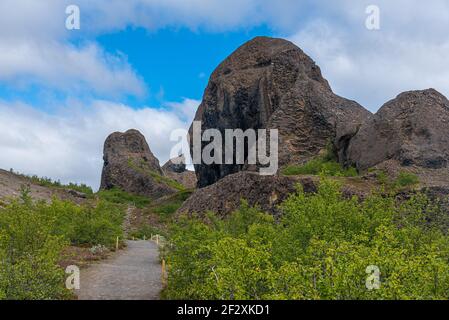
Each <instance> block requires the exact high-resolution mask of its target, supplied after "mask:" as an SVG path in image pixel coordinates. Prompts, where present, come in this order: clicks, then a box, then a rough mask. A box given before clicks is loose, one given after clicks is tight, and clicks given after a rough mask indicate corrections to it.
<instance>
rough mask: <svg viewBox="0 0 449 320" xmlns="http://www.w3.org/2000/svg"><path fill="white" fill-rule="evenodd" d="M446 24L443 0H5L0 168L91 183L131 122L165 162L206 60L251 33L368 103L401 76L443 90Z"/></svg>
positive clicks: (447, 77)
mask: <svg viewBox="0 0 449 320" xmlns="http://www.w3.org/2000/svg"><path fill="white" fill-rule="evenodd" d="M72 4H73V5H77V6H78V7H79V8H80V14H81V28H80V30H67V29H66V27H65V26H66V18H67V14H66V12H65V11H66V7H67V6H68V5H72ZM370 5H376V6H378V7H379V9H380V30H368V29H367V28H366V24H365V22H366V19H367V17H368V14H367V13H366V8H367V7H368V6H370ZM447 30H449V2H448V1H445V0H429V1H427V2H426V3H424V1H418V0H379V1H376V0H369V1H364V0H358V1H349V0H335V1H325V0H278V1H269V0H228V1H226V2H224V1H222V0H127V1H124V0H96V1H92V0H89V1H88V0H78V1H77V0H71V1H66V0H39V1H36V0H0V128H1V134H0V168H4V169H9V168H14V169H15V170H17V171H20V172H24V173H27V174H38V175H41V176H48V177H52V178H54V179H60V180H61V181H63V182H68V181H74V182H85V183H88V184H90V185H92V186H93V187H94V188H97V187H98V185H99V179H100V173H101V167H102V145H103V142H104V139H105V138H106V137H107V135H108V134H109V133H111V132H114V131H124V130H127V129H129V128H136V129H139V130H141V131H142V132H143V133H144V134H145V136H146V138H147V140H148V142H149V144H150V147H151V148H152V150H153V152H154V153H155V154H156V156H157V157H158V158H159V159H160V161H161V163H163V162H165V161H166V160H167V159H168V157H169V151H170V149H171V146H172V145H173V144H175V143H174V142H170V141H169V137H170V132H172V130H174V129H178V128H187V127H188V126H189V124H190V122H191V120H192V118H193V115H194V112H195V109H196V107H197V106H198V104H199V102H200V100H201V97H202V94H203V91H204V89H205V86H206V84H207V80H208V77H209V75H210V73H211V72H212V71H213V69H214V67H215V66H216V65H217V64H218V63H219V62H220V61H221V60H223V59H224V58H225V57H226V56H227V55H229V54H230V53H231V52H232V51H233V50H235V49H236V48H237V47H238V46H239V45H241V44H242V43H244V42H245V41H247V40H249V39H251V38H252V37H254V36H256V35H268V36H277V37H283V38H287V39H290V40H291V41H293V42H294V43H296V44H297V45H298V46H300V47H301V48H302V49H303V50H304V51H305V52H306V53H308V54H309V55H310V56H311V57H312V58H313V59H314V60H315V61H316V62H317V63H318V64H319V65H320V66H321V68H322V71H323V74H324V76H325V77H326V78H327V79H328V80H329V82H330V84H331V86H332V87H333V89H334V91H335V92H336V93H338V94H340V95H342V96H345V97H347V98H350V99H354V100H356V101H358V102H359V103H361V104H362V105H364V106H365V107H366V108H368V109H369V110H371V111H373V112H374V111H376V110H377V109H378V108H379V107H380V106H381V105H382V104H383V103H385V102H386V101H387V100H389V99H392V98H394V97H395V96H396V95H397V94H399V93H400V92H402V91H406V90H412V89H424V88H429V87H433V88H436V89H437V90H439V91H440V92H442V93H444V94H446V95H447V96H449V36H448V33H447Z"/></svg>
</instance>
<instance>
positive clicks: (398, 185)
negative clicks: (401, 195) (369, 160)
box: [375, 170, 419, 190]
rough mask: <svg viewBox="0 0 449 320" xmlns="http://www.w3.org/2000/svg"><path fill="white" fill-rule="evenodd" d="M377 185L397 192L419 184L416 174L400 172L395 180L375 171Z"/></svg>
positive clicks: (381, 171) (380, 171)
mask: <svg viewBox="0 0 449 320" xmlns="http://www.w3.org/2000/svg"><path fill="white" fill-rule="evenodd" d="M375 172H376V175H377V181H378V182H379V184H381V185H383V186H385V187H387V188H388V189H390V190H398V189H404V188H409V187H413V186H416V185H417V184H419V178H418V176H417V175H416V174H413V173H410V172H406V171H401V172H400V173H399V175H398V176H397V178H396V179H391V178H390V177H389V176H388V175H387V174H386V173H385V171H383V170H377V171H375Z"/></svg>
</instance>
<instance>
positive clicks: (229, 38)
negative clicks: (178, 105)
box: [97, 26, 272, 107]
mask: <svg viewBox="0 0 449 320" xmlns="http://www.w3.org/2000/svg"><path fill="white" fill-rule="evenodd" d="M257 35H272V32H271V31H270V30H269V29H268V28H267V27H264V26H263V27H255V28H250V29H247V30H246V29H244V30H239V31H232V32H223V33H207V32H200V31H197V32H195V31H191V30H189V29H186V28H182V29H172V28H167V29H163V30H160V31H157V32H148V31H146V30H145V29H142V28H139V29H131V28H127V29H126V30H124V31H120V32H118V33H113V34H107V35H102V36H100V37H99V38H98V39H97V41H98V43H100V44H101V45H102V46H103V47H104V48H105V49H106V50H107V51H109V52H111V53H114V52H115V51H120V52H124V53H126V56H127V57H128V62H129V63H130V64H131V65H132V66H133V67H134V68H135V69H136V70H137V71H138V73H139V75H140V76H142V78H143V79H144V81H145V83H146V84H147V86H148V94H147V95H146V97H145V98H144V99H142V100H141V101H139V100H135V99H134V101H133V100H129V101H128V103H129V104H130V105H133V106H141V105H142V103H143V104H146V105H151V106H156V107H157V106H161V104H163V102H164V101H178V100H181V99H182V98H186V97H189V98H193V99H198V100H200V99H201V97H202V95H203V91H204V89H205V87H206V86H207V82H208V79H209V76H210V74H211V73H212V72H213V70H214V69H215V68H216V67H217V65H218V64H219V63H220V62H221V61H222V60H224V59H225V58H226V57H227V56H228V55H229V54H231V53H232V52H233V51H234V50H235V49H236V48H238V47H239V46H240V45H241V44H243V43H244V42H246V41H248V40H250V39H252V38H253V37H255V36H257Z"/></svg>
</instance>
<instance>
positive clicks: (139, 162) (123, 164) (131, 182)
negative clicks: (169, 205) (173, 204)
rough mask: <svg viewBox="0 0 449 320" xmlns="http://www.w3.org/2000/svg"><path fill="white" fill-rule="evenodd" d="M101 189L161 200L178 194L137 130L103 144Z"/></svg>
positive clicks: (115, 134)
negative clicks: (116, 189)
mask: <svg viewBox="0 0 449 320" xmlns="http://www.w3.org/2000/svg"><path fill="white" fill-rule="evenodd" d="M103 159H104V166H103V172H102V176H101V187H100V188H101V189H112V188H119V189H121V190H124V191H126V192H129V193H133V194H138V195H142V196H148V197H150V198H159V197H162V196H165V195H169V194H172V193H175V192H176V189H174V188H172V187H171V186H169V184H168V183H167V178H166V177H165V176H164V173H163V171H162V169H161V167H160V165H159V160H158V159H157V158H156V157H155V156H154V155H153V153H152V152H151V150H150V147H149V146H148V143H147V142H146V140H145V137H144V136H143V135H142V134H141V133H140V132H139V131H137V130H134V129H132V130H128V131H126V132H125V133H121V132H115V133H113V134H111V135H110V136H109V137H108V138H107V139H106V142H105V144H104V156H103Z"/></svg>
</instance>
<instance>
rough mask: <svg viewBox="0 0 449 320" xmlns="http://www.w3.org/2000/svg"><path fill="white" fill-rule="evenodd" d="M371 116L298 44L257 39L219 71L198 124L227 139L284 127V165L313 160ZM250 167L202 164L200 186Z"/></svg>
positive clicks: (281, 137) (281, 142)
mask: <svg viewBox="0 0 449 320" xmlns="http://www.w3.org/2000/svg"><path fill="white" fill-rule="evenodd" d="M369 115H370V113H369V112H368V111H367V110H365V109H364V108H363V107H361V106H360V105H359V104H357V103H356V102H354V101H350V100H347V99H344V98H341V97H339V96H337V95H335V94H334V93H333V92H332V90H331V88H330V86H329V84H328V82H327V81H326V80H325V79H324V78H323V77H322V75H321V71H320V68H319V67H318V66H317V65H316V64H315V63H314V61H313V60H312V59H311V58H309V57H308V56H307V55H306V54H305V53H304V52H303V51H302V50H301V49H299V48H298V47H297V46H295V45H294V44H293V43H291V42H289V41H286V40H282V39H274V38H267V37H257V38H255V39H253V40H251V41H249V42H248V43H246V44H244V45H243V46H241V47H240V48H238V49H237V51H235V52H234V53H233V54H232V55H231V56H230V57H228V58H227V59H226V60H225V61H224V62H223V63H221V64H220V65H219V66H218V68H217V69H216V70H215V71H214V72H213V74H212V76H211V78H210V81H209V84H208V86H207V89H206V91H205V94H204V97H203V101H202V103H201V105H200V107H199V109H198V111H197V113H196V116H195V120H197V121H201V122H202V129H203V130H205V129H210V128H213V129H218V130H220V131H221V132H222V134H223V137H224V130H225V129H242V130H244V131H245V130H247V129H278V130H279V165H280V166H282V165H286V164H290V163H302V162H304V161H307V160H309V159H310V158H311V157H313V156H315V155H317V154H318V153H319V152H320V151H321V150H322V149H323V148H324V147H325V146H326V144H327V143H328V141H330V140H333V139H334V138H335V136H336V135H337V131H339V132H340V135H341V136H345V135H351V134H353V133H355V132H356V129H357V127H358V126H359V125H360V124H361V123H362V122H363V120H365V119H366V118H367V117H368V116H369ZM342 122H344V126H343V125H340V123H342ZM192 132H193V130H192V128H191V130H190V138H191V139H190V142H191V144H192V143H193V139H192ZM206 144H207V143H203V147H204V146H205V145H206ZM223 150H224V149H223ZM246 168H247V166H245V165H215V164H214V165H205V164H197V165H195V171H196V174H197V177H198V186H199V187H205V186H208V185H211V184H213V183H215V182H216V181H218V180H220V179H221V178H223V177H225V176H227V175H229V174H232V173H236V172H238V171H241V170H245V169H246Z"/></svg>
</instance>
